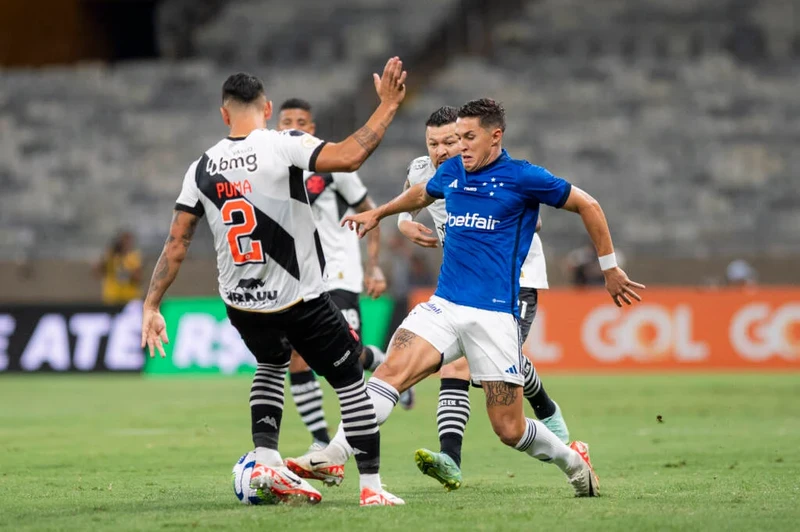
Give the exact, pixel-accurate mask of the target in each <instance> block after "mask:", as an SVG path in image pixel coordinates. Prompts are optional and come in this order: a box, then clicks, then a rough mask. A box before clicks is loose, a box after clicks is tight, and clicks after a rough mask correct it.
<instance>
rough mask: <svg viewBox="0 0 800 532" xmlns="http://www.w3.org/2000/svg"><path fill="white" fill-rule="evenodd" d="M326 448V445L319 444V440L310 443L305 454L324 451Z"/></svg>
mask: <svg viewBox="0 0 800 532" xmlns="http://www.w3.org/2000/svg"><path fill="white" fill-rule="evenodd" d="M327 446H328V444H327V443H324V442H321V441H319V440H314V443H312V444H311V445H309V446H308V450H307V451H306V454H308V453H315V452H317V451H323V450H325V447H327Z"/></svg>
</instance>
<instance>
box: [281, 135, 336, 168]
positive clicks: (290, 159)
mask: <svg viewBox="0 0 800 532" xmlns="http://www.w3.org/2000/svg"><path fill="white" fill-rule="evenodd" d="M272 133H273V134H277V135H278V138H277V140H276V142H275V144H274V146H275V151H276V152H277V153H278V155H280V156H281V157H283V159H284V160H285V161H286V162H287V163H288V164H289V165H291V166H296V167H298V168H302V169H303V170H311V171H312V172H313V171H315V170H316V168H315V167H316V164H317V157H318V156H319V152H321V151H322V147H323V146H324V145H325V144H326V143H325V141H324V140H321V139H318V138H317V137H315V136H313V135H309V134H308V133H304V132H302V131H298V130H296V129H287V130H284V131H281V132H279V133H278V132H274V131H273V132H272Z"/></svg>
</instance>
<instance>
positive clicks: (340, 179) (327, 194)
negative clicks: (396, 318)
mask: <svg viewBox="0 0 800 532" xmlns="http://www.w3.org/2000/svg"><path fill="white" fill-rule="evenodd" d="M305 180H306V181H305V182H306V191H307V192H308V199H309V201H310V202H311V211H312V212H313V213H314V221H315V222H316V224H317V230H318V231H319V235H320V239H321V240H322V250H323V252H324V253H325V264H326V270H327V274H326V277H325V287H326V289H327V290H337V289H339V290H347V291H348V292H355V293H356V294H360V293H361V291H362V287H363V283H364V268H363V266H362V265H361V244H360V243H359V240H358V234H357V233H356V232H355V231H351V230H350V229H349V228H347V227H342V226H341V221H342V218H344V217H345V216H346V215H348V214H351V213H352V208H353V207H355V206H356V205H358V204H359V203H361V202H362V201H364V198H366V197H367V188H366V187H365V186H364V184H363V183H362V182H361V179H359V177H358V174H356V173H355V172H352V173H343V172H333V173H317V172H306V173H305Z"/></svg>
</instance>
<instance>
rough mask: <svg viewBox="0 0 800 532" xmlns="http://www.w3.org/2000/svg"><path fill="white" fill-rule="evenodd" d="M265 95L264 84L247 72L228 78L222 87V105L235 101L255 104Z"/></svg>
mask: <svg viewBox="0 0 800 532" xmlns="http://www.w3.org/2000/svg"><path fill="white" fill-rule="evenodd" d="M263 95H264V84H263V83H262V82H261V80H260V79H258V78H257V77H255V76H254V75H252V74H248V73H247V72H239V73H237V74H232V75H230V76H228V79H226V80H225V83H224V84H223V85H222V103H223V104H224V103H225V102H227V101H229V100H233V101H236V102H239V103H253V102H254V101H256V100H257V99H258V98H259V97H260V96H263Z"/></svg>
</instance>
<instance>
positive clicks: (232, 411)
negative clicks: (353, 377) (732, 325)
mask: <svg viewBox="0 0 800 532" xmlns="http://www.w3.org/2000/svg"><path fill="white" fill-rule="evenodd" d="M544 380H545V384H546V386H547V389H548V391H549V392H550V394H551V396H552V397H554V398H555V399H556V400H557V401H558V402H559V403H560V405H561V407H562V410H563V412H564V415H565V417H566V419H567V421H568V423H569V426H570V429H571V431H572V435H573V437H575V438H579V439H584V440H585V441H587V442H588V443H589V444H590V445H591V450H592V459H593V461H594V464H595V467H596V468H597V472H598V474H599V475H600V482H601V492H602V497H601V498H598V499H575V498H574V497H573V496H572V490H571V488H570V487H569V486H568V484H567V483H566V481H565V478H564V477H563V476H562V474H561V473H560V472H559V471H558V470H557V469H556V468H555V467H554V466H550V465H546V464H541V463H539V462H537V461H535V460H533V459H531V458H529V457H527V456H525V455H522V454H520V453H518V452H516V451H513V450H510V449H507V448H505V447H503V446H502V445H501V444H500V443H499V441H497V439H496V438H495V437H494V435H493V434H492V433H491V429H490V427H489V424H488V420H487V418H486V414H485V412H484V411H483V397H482V392H480V391H479V390H473V391H472V392H471V393H472V395H471V397H472V404H473V414H472V419H471V420H470V424H469V426H468V427H467V434H466V439H465V443H464V463H463V471H464V480H465V482H464V486H463V487H462V489H460V490H458V491H456V492H453V493H446V492H445V491H444V490H443V489H442V488H441V487H440V486H439V484H438V483H436V482H434V481H433V480H432V479H430V478H428V477H424V476H422V475H421V474H420V473H419V472H418V471H417V469H416V467H415V466H414V462H413V453H414V450H415V449H417V448H418V447H423V446H426V447H431V448H434V449H436V448H437V435H436V427H435V408H436V405H435V403H436V394H437V390H438V383H437V381H436V380H435V379H430V380H428V381H427V382H424V383H422V384H421V385H420V386H419V388H418V390H419V394H418V404H417V408H416V409H415V410H413V411H410V412H404V411H401V410H399V409H398V410H397V411H395V413H394V414H393V416H392V417H391V418H390V420H389V422H388V423H387V424H386V425H385V426H384V428H383V431H382V442H383V457H382V471H381V473H382V478H383V481H384V482H385V483H386V484H387V487H388V488H389V489H390V491H392V492H393V493H395V494H397V495H399V496H401V497H403V498H405V500H406V502H407V506H405V507H398V508H367V509H360V508H359V507H358V492H357V487H358V482H357V475H356V469H355V465H354V464H352V463H351V464H350V465H349V466H348V469H347V477H346V479H345V482H344V485H343V486H342V487H340V488H329V489H325V488H321V491H322V494H323V500H322V503H321V504H319V505H318V506H315V507H306V506H304V507H286V506H260V507H248V506H244V505H241V504H240V503H239V502H238V501H237V500H236V499H235V498H234V495H233V492H232V489H231V480H230V479H231V475H230V471H231V468H232V466H233V463H234V462H235V461H236V459H237V458H238V457H239V456H240V455H241V454H243V453H244V452H245V451H247V450H248V449H249V448H251V443H250V439H249V413H248V407H247V398H248V394H249V381H248V380H247V379H243V378H197V379H174V380H168V379H144V378H142V377H127V376H98V375H87V376H75V377H72V376H59V377H49V376H32V377H31V376H28V377H10V376H5V377H3V378H0V530H114V531H120V530H172V529H207V530H237V531H240V530H256V529H261V530H287V531H296V530H326V531H338V530H343V531H348V532H349V531H353V530H377V531H380V532H386V531H391V530H416V531H422V530H462V531H463V530H523V529H525V530H541V531H551V530H570V531H572V530H603V531H609V530H610V531H613V530H625V531H632V530H635V531H638V530H748V531H753V530H798V529H800V375H792V374H788V375H744V374H730V375H691V376H687V375H679V374H675V375H663V376H644V375H630V376H619V377H617V376H547V375H545V379H544ZM325 391H326V406H327V412H328V417H329V421H330V422H332V423H335V419H336V408H335V404H334V401H333V399H334V395H333V393H332V391H331V390H330V389H329V388H327V387H326V389H325ZM657 416H662V422H659V421H657ZM309 443H310V438H309V436H308V434H307V433H306V432H305V429H304V428H303V426H302V425H301V422H300V420H299V418H298V416H297V413H296V411H295V409H294V406H293V405H292V404H291V401H288V405H287V409H286V412H285V414H284V425H283V432H282V435H281V451H282V453H283V455H284V456H292V455H295V454H299V453H302V452H304V451H305V449H306V448H307V446H308V444H309Z"/></svg>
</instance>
